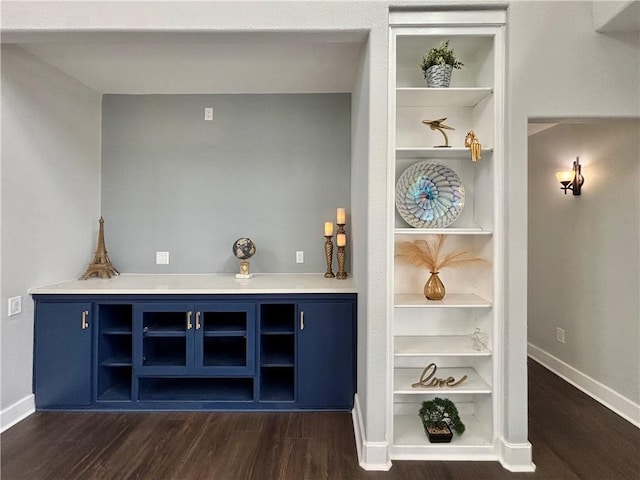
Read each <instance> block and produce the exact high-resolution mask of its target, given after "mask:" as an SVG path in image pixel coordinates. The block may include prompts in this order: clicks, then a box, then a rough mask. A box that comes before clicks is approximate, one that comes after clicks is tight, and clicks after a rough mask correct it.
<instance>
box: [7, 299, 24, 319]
mask: <svg viewBox="0 0 640 480" xmlns="http://www.w3.org/2000/svg"><path fill="white" fill-rule="evenodd" d="M19 313H22V296H17V297H11V298H10V299H9V316H10V317H11V316H13V315H18V314H19Z"/></svg>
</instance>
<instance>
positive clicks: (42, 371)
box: [34, 294, 356, 410]
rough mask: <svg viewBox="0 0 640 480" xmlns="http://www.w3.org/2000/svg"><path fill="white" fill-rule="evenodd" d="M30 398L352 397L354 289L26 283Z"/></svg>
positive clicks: (135, 406)
mask: <svg viewBox="0 0 640 480" xmlns="http://www.w3.org/2000/svg"><path fill="white" fill-rule="evenodd" d="M34 298H35V301H36V319H35V366H34V373H35V375H34V391H35V392H36V406H37V408H38V409H65V408H92V409H101V410H111V409H125V410H151V409H157V408H161V409H190V410H194V409H208V410H233V409H243V410H250V409H260V410H277V409H280V410H283V409H284V410H299V409H318V410H319V409H341V410H346V409H350V408H351V407H352V405H353V396H354V393H355V371H356V370H355V339H356V336H355V295H352V294H340V295H320V294H318V295H314V294H305V295H284V294H282V295H266V294H265V295H244V294H243V295H166V296H164V295H163V296H159V295H94V296H89V295H35V296H34Z"/></svg>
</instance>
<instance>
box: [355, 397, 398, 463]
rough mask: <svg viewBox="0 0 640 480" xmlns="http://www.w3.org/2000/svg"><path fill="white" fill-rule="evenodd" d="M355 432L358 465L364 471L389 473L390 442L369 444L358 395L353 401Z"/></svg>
mask: <svg viewBox="0 0 640 480" xmlns="http://www.w3.org/2000/svg"><path fill="white" fill-rule="evenodd" d="M351 417H352V418H353V432H354V435H355V438H356V451H357V452H358V463H359V464H360V467H362V468H363V469H364V470H376V471H387V470H389V469H390V468H391V459H390V458H389V443H388V442H368V441H367V432H366V430H365V428H364V421H363V419H362V410H361V408H360V398H359V397H358V394H357V393H356V395H355V397H354V399H353V410H352V411H351Z"/></svg>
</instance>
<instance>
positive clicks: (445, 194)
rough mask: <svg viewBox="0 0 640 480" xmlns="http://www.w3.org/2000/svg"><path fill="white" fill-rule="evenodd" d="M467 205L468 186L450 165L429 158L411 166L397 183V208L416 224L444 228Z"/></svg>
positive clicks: (416, 226)
mask: <svg viewBox="0 0 640 480" xmlns="http://www.w3.org/2000/svg"><path fill="white" fill-rule="evenodd" d="M462 207H464V186H463V185H462V181H461V180H460V177H458V175H457V174H456V172H454V171H453V170H451V169H450V168H449V167H445V166H444V165H442V164H440V163H438V162H433V161H425V162H419V163H415V164H413V165H411V166H410V167H409V168H407V169H406V170H405V171H404V172H402V175H400V178H399V179H398V183H397V184H396V208H397V209H398V212H399V213H400V216H401V217H402V218H403V219H404V221H405V222H407V223H408V224H409V225H411V226H412V227H415V228H444V227H447V226H449V225H450V224H451V223H453V222H454V221H455V220H456V219H457V218H458V215H460V212H461V211H462Z"/></svg>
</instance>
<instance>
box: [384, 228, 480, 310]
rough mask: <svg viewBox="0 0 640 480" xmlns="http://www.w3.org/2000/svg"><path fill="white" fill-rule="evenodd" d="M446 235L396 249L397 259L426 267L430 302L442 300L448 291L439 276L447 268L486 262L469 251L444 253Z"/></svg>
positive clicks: (435, 236)
mask: <svg viewBox="0 0 640 480" xmlns="http://www.w3.org/2000/svg"><path fill="white" fill-rule="evenodd" d="M446 239H447V236H446V235H433V236H430V237H429V238H428V239H427V240H416V241H414V242H402V243H401V244H399V245H398V247H397V249H396V257H398V258H399V259H400V260H402V261H404V262H406V263H410V264H411V265H414V266H416V267H424V268H427V269H428V270H429V273H430V274H431V275H430V276H429V279H428V280H427V283H425V285H424V296H425V297H427V299H428V300H442V299H443V298H444V296H445V293H446V289H445V287H444V284H443V283H442V280H440V277H439V276H438V274H439V273H440V270H441V269H442V268H445V267H459V266H461V265H467V264H472V263H480V262H484V261H485V260H484V259H483V258H480V257H477V256H475V255H474V254H473V253H472V252H470V251H468V250H453V251H450V252H448V253H446V254H445V253H444V244H445V241H446Z"/></svg>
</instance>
